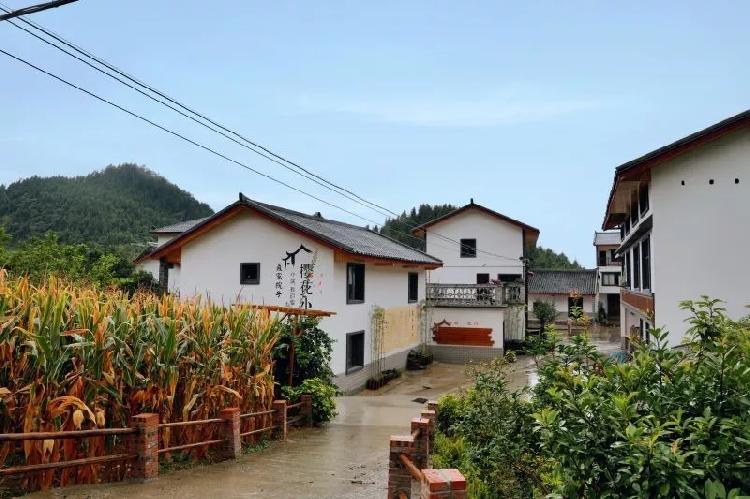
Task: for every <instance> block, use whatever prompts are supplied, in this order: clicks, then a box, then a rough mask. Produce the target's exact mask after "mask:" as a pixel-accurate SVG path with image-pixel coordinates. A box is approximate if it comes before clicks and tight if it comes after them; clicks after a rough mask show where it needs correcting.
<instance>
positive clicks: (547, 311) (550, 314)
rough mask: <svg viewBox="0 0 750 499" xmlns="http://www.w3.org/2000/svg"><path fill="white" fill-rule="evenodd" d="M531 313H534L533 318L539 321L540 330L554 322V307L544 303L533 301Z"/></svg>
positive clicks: (555, 312) (555, 311)
mask: <svg viewBox="0 0 750 499" xmlns="http://www.w3.org/2000/svg"><path fill="white" fill-rule="evenodd" d="M532 312H533V313H534V317H536V318H537V319H539V322H540V324H541V328H542V329H544V326H545V325H546V324H548V323H550V322H554V320H555V316H556V315H557V310H555V306H554V305H552V304H551V303H547V302H546V301H535V302H534V308H533V310H532Z"/></svg>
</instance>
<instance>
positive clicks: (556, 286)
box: [529, 269, 596, 295]
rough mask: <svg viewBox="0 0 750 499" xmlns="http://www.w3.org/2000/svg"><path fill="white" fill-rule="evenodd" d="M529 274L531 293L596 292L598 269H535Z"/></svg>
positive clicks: (585, 293) (586, 293)
mask: <svg viewBox="0 0 750 499" xmlns="http://www.w3.org/2000/svg"><path fill="white" fill-rule="evenodd" d="M532 272H533V274H534V275H532V276H529V293H542V294H555V295H558V294H565V295H567V294H568V293H570V292H571V291H574V290H575V291H578V292H579V293H581V294H584V295H593V294H596V270H586V269H584V270H547V269H533V270H532Z"/></svg>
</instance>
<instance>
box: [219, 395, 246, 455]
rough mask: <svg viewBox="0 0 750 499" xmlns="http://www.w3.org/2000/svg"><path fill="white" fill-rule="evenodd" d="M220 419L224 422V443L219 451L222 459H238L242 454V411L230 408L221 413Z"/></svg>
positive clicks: (222, 427)
mask: <svg viewBox="0 0 750 499" xmlns="http://www.w3.org/2000/svg"><path fill="white" fill-rule="evenodd" d="M219 418H220V419H223V420H224V424H223V425H221V433H220V435H221V438H223V439H224V443H223V444H222V445H221V450H220V451H219V452H220V454H221V456H220V457H221V458H222V459H237V458H238V457H240V455H241V454H242V440H241V439H240V409H239V407H228V408H226V409H222V411H221V412H219Z"/></svg>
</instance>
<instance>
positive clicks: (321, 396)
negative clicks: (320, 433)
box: [282, 378, 337, 425]
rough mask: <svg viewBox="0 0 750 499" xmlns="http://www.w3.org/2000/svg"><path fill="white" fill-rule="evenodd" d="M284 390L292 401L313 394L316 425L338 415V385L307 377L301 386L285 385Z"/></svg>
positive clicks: (314, 421)
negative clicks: (303, 395)
mask: <svg viewBox="0 0 750 499" xmlns="http://www.w3.org/2000/svg"><path fill="white" fill-rule="evenodd" d="M282 392H283V394H284V396H285V397H287V398H288V399H289V400H290V401H292V402H297V401H298V400H299V396H300V395H302V394H306V393H309V394H310V395H312V416H313V423H315V424H316V425H320V424H323V423H327V422H329V421H331V420H332V419H333V418H335V417H336V414H337V412H336V395H337V392H336V387H334V386H333V385H331V383H329V382H327V381H325V380H322V379H317V378H310V379H306V380H305V381H303V382H302V384H301V385H299V386H295V387H291V386H285V387H283V388H282Z"/></svg>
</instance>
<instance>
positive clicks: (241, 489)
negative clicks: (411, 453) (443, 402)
mask: <svg viewBox="0 0 750 499" xmlns="http://www.w3.org/2000/svg"><path fill="white" fill-rule="evenodd" d="M592 340H593V341H594V343H595V344H596V345H597V347H598V348H599V349H600V350H602V351H604V352H610V351H615V350H617V349H618V347H619V338H617V337H616V335H614V334H610V332H609V331H605V332H594V333H593V334H592ZM535 381H536V370H535V368H534V363H533V361H532V360H531V359H529V358H527V357H523V356H519V359H518V361H517V362H516V363H515V364H514V365H513V367H512V370H511V371H510V372H509V382H510V385H511V386H512V387H517V386H522V385H527V384H533V383H535ZM466 384H467V379H466V377H465V375H464V368H463V366H457V365H448V364H439V363H435V364H433V365H432V366H431V367H430V368H429V369H428V370H425V371H418V372H407V373H405V374H404V376H403V377H402V378H400V379H399V380H395V381H393V382H391V384H389V385H388V386H386V387H384V388H383V389H382V390H380V391H379V392H377V393H373V392H366V394H364V395H359V396H349V397H341V398H339V399H338V410H339V415H338V417H337V418H336V420H335V421H334V422H333V423H331V424H329V425H327V426H326V427H324V428H313V429H303V430H296V431H292V432H291V433H290V435H289V439H288V440H286V441H285V442H277V441H275V442H272V443H271V444H270V446H269V448H268V449H265V450H263V451H262V452H260V453H257V454H251V455H246V456H243V457H242V458H240V459H238V460H237V461H227V462H223V463H218V464H214V465H210V466H196V467H193V468H190V469H185V470H179V471H173V472H170V473H167V474H163V475H161V476H160V477H159V478H157V479H155V480H153V481H151V482H148V483H145V484H139V483H134V482H122V483H112V484H103V485H97V486H84V487H69V488H66V489H56V490H53V491H49V492H45V493H38V494H34V495H32V497H46V498H61V497H66V498H74V497H75V498H78V497H84V498H92V499H97V498H102V499H104V498H115V497H117V498H121V497H122V498H154V499H156V498H158V499H166V498H180V499H186V498H193V497H196V498H202V499H206V498H212V497H225V498H244V497H281V498H306V497H311V498H319V499H322V498H334V497H336V498H352V499H353V498H381V497H383V496H384V495H385V491H386V490H387V472H386V470H387V462H388V459H387V458H388V454H387V453H388V437H389V436H390V435H395V434H404V433H407V432H408V430H409V421H410V420H411V418H413V417H415V416H418V415H419V413H420V411H421V410H422V408H423V407H424V406H423V404H422V403H418V402H414V401H413V400H414V399H415V398H418V397H423V398H425V399H436V398H438V397H439V396H440V395H442V394H444V393H448V392H451V391H454V390H457V389H459V388H460V387H462V386H465V385H466Z"/></svg>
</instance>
